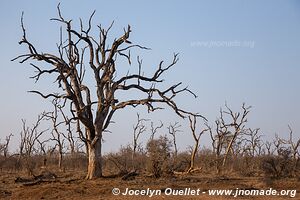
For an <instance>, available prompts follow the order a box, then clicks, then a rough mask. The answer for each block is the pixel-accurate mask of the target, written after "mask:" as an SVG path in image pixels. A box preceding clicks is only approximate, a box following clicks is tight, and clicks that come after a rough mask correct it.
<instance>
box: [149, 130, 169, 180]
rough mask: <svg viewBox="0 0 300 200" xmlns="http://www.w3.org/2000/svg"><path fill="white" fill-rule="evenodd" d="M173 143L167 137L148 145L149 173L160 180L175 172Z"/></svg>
mask: <svg viewBox="0 0 300 200" xmlns="http://www.w3.org/2000/svg"><path fill="white" fill-rule="evenodd" d="M171 147H172V143H171V141H170V140H169V139H168V138H167V137H166V136H161V137H160V138H159V139H153V140H150V141H149V142H148V143H147V157H148V159H147V171H148V172H150V173H151V174H152V175H153V176H154V177H156V178H159V177H161V176H162V175H167V174H170V173H172V172H173V169H172V164H171Z"/></svg>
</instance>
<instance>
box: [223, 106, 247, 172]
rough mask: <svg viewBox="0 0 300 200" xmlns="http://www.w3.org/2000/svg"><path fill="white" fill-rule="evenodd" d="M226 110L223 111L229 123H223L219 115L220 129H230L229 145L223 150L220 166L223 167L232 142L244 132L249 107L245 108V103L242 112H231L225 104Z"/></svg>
mask: <svg viewBox="0 0 300 200" xmlns="http://www.w3.org/2000/svg"><path fill="white" fill-rule="evenodd" d="M225 107H226V110H225V111H223V113H224V114H225V115H227V117H229V119H230V122H229V123H225V119H224V118H223V115H221V127H220V128H224V127H228V128H231V134H232V136H231V139H230V141H229V144H228V145H227V148H226V150H225V155H224V159H223V162H222V166H223V167H224V166H225V164H226V161H227V158H228V155H229V152H230V150H232V146H233V144H234V142H235V141H236V139H237V137H238V136H239V135H240V134H241V133H243V132H244V131H245V123H246V122H247V115H248V114H249V112H250V108H251V107H250V106H249V107H246V105H245V103H243V105H242V112H233V111H232V110H231V109H230V108H229V107H228V106H227V104H225Z"/></svg>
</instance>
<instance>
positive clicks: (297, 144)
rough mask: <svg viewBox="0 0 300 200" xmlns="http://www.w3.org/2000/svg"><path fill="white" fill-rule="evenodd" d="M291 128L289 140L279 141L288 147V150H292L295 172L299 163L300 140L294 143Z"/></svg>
mask: <svg viewBox="0 0 300 200" xmlns="http://www.w3.org/2000/svg"><path fill="white" fill-rule="evenodd" d="M288 128H289V138H288V139H279V140H280V141H281V143H282V144H285V145H288V148H289V149H290V150H291V153H292V158H293V163H294V172H295V171H296V169H297V164H298V161H299V157H300V153H299V150H298V148H299V147H300V139H298V140H297V141H296V142H294V138H293V130H292V128H291V127H290V125H288Z"/></svg>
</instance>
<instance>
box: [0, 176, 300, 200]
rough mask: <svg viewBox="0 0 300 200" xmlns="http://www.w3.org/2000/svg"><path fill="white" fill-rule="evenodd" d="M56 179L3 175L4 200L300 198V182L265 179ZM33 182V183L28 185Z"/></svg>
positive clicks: (0, 179)
mask: <svg viewBox="0 0 300 200" xmlns="http://www.w3.org/2000/svg"><path fill="white" fill-rule="evenodd" d="M56 175H57V177H56V178H49V179H47V178H46V179H42V180H40V179H39V180H40V181H36V182H16V181H17V180H25V178H27V179H32V177H26V176H21V177H22V178H21V179H20V178H19V179H17V177H20V175H18V174H16V173H4V172H2V173H0V199H16V200H17V199H18V200H19V199H75V200H77V199H78V200H79V199H89V200H104V199H140V200H141V199H154V200H156V199H184V200H185V199H203V200H206V199H233V196H209V195H208V194H207V193H206V194H202V193H200V195H199V196H167V195H165V194H164V193H163V192H162V194H161V195H159V196H153V197H149V196H141V195H140V196H128V195H127V196H124V195H122V194H120V195H113V194H112V189H113V188H119V189H120V191H121V193H122V192H124V191H125V189H126V188H129V189H147V188H150V189H151V190H155V189H157V190H161V191H165V189H166V188H172V189H184V188H192V189H200V190H201V191H206V192H208V190H209V189H233V190H234V189H236V188H240V189H269V188H274V189H277V190H287V189H290V190H295V189H296V190H297V194H296V196H295V197H294V198H291V197H289V196H280V195H278V196H239V197H237V198H234V199H276V200H280V199H300V194H299V191H300V190H299V189H300V181H299V179H295V178H289V179H279V180H272V179H267V178H263V177H234V176H230V177H225V176H223V177H215V176H210V175H202V174H196V175H184V176H176V177H168V178H159V179H154V178H151V177H146V176H142V175H140V176H136V177H135V178H134V179H133V180H127V181H124V180H122V179H121V177H114V178H109V177H106V178H101V179H97V180H84V173H82V172H76V171H68V172H59V173H56ZM28 183H29V184H28Z"/></svg>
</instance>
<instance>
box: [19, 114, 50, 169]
mask: <svg viewBox="0 0 300 200" xmlns="http://www.w3.org/2000/svg"><path fill="white" fill-rule="evenodd" d="M45 116H46V113H45V112H43V113H42V114H39V115H38V118H37V121H36V122H35V123H34V124H33V127H31V128H30V127H28V126H27V125H26V120H24V119H22V124H23V125H22V131H21V133H20V146H19V151H20V152H19V153H20V154H19V161H20V159H21V158H25V164H26V168H27V172H28V173H29V174H30V175H33V171H32V170H33V165H34V163H32V162H31V160H30V159H31V156H32V154H33V152H34V151H36V146H35V145H36V143H37V141H38V139H39V138H40V137H41V135H42V134H43V133H45V132H46V131H47V130H48V129H47V130H43V131H40V130H38V128H39V126H40V124H41V122H42V120H43V119H44V118H45Z"/></svg>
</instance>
